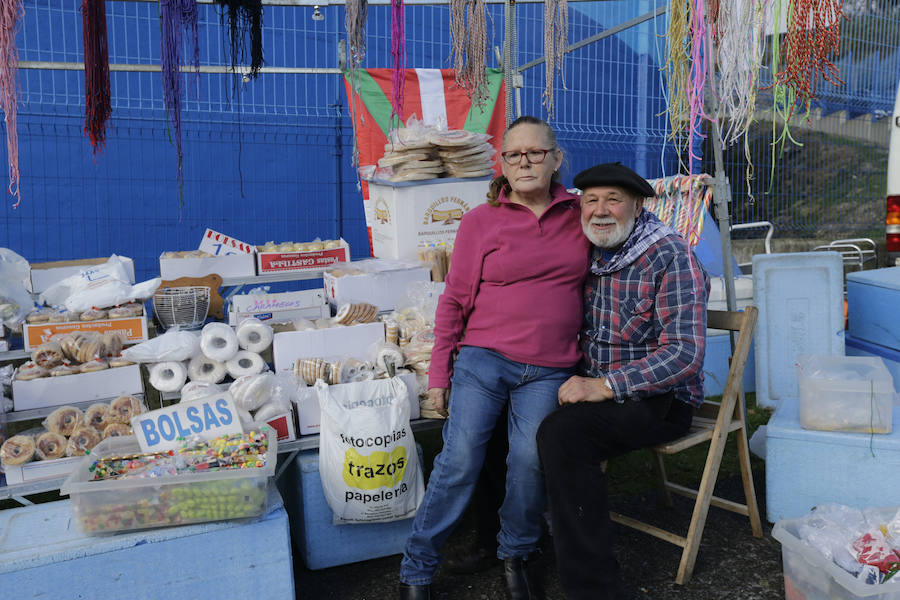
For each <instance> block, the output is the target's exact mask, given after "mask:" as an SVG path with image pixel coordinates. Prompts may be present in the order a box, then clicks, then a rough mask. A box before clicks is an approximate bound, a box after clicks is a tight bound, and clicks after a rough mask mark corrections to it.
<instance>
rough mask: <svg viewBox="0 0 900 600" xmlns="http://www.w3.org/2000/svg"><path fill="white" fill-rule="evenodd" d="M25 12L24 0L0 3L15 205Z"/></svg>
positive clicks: (0, 73)
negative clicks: (18, 87) (20, 45)
mask: <svg viewBox="0 0 900 600" xmlns="http://www.w3.org/2000/svg"><path fill="white" fill-rule="evenodd" d="M24 16H25V8H24V7H23V6H22V1H21V0H4V1H3V2H2V3H0V104H2V106H3V114H4V119H5V120H6V150H7V154H8V157H7V158H8V159H9V193H10V194H11V195H13V196H14V197H15V198H16V203H15V204H13V208H18V207H19V202H21V201H22V198H21V196H19V134H18V128H17V126H16V116H17V114H18V107H17V102H18V100H17V99H18V94H17V92H16V74H17V72H18V62H19V52H18V49H17V48H16V32H17V31H18V30H19V23H21V22H22V17H24Z"/></svg>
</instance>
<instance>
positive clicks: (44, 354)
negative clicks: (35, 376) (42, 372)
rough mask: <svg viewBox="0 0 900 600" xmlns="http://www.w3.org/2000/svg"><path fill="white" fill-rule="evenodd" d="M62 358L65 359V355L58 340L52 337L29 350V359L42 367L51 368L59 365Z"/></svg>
mask: <svg viewBox="0 0 900 600" xmlns="http://www.w3.org/2000/svg"><path fill="white" fill-rule="evenodd" d="M63 359H65V355H64V354H63V351H62V348H60V347H59V342H58V341H56V340H54V339H51V340H48V341H46V342H44V343H43V344H41V345H40V346H38V347H37V348H35V349H34V350H33V351H32V352H31V360H33V361H34V363H35V364H36V365H38V366H40V367H43V368H44V369H52V368H53V367H55V366H57V365H61V364H62V362H63Z"/></svg>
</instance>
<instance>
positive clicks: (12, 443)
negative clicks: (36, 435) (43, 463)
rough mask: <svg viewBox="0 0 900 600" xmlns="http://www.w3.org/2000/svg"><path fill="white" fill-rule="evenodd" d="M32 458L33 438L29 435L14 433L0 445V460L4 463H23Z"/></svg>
mask: <svg viewBox="0 0 900 600" xmlns="http://www.w3.org/2000/svg"><path fill="white" fill-rule="evenodd" d="M33 458H34V439H32V437H31V436H29V435H14V436H12V437H11V438H9V439H8V440H6V441H5V442H3V445H2V446H0V462H2V463H3V464H4V465H10V466H13V467H15V466H18V465H24V464H25V463H27V462H29V461H31V459H33Z"/></svg>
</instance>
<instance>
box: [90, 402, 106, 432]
mask: <svg viewBox="0 0 900 600" xmlns="http://www.w3.org/2000/svg"><path fill="white" fill-rule="evenodd" d="M108 412H109V404H106V403H105V402H98V403H97V404H91V405H90V406H89V407H88V408H87V410H86V411H84V424H85V425H90V426H91V427H93V428H94V429H96V430H97V431H103V427H104V426H105V425H106V413H108Z"/></svg>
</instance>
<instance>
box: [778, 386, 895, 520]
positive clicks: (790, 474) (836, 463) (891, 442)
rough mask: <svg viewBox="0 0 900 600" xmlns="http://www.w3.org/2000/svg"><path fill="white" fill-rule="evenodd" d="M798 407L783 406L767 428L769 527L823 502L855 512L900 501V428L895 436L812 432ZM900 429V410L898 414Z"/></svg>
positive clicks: (790, 403)
mask: <svg viewBox="0 0 900 600" xmlns="http://www.w3.org/2000/svg"><path fill="white" fill-rule="evenodd" d="M799 413H800V411H799V402H798V401H797V400H789V401H785V402H782V403H781V405H780V406H779V407H778V409H777V410H776V411H775V414H774V415H772V418H771V419H770V420H769V423H768V425H767V426H766V511H767V517H768V519H769V521H770V522H772V523H775V522H777V521H780V520H782V519H796V518H799V517H802V516H803V515H805V514H807V513H808V512H809V511H810V509H811V508H812V507H814V506H816V505H817V504H821V503H823V502H837V503H840V504H846V505H847V506H853V507H855V508H860V509H863V508H868V507H872V506H892V505H896V504H897V499H898V498H900V477H897V476H896V474H897V472H898V469H900V426H898V427H894V431H893V433H890V434H877V433H875V434H868V433H846V432H839V431H813V430H808V429H803V427H801V425H800V414H799ZM893 422H894V423H898V424H900V407H896V406H895V407H894V409H893Z"/></svg>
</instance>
